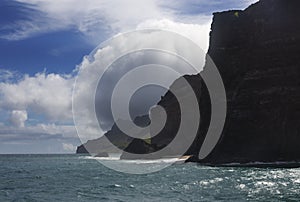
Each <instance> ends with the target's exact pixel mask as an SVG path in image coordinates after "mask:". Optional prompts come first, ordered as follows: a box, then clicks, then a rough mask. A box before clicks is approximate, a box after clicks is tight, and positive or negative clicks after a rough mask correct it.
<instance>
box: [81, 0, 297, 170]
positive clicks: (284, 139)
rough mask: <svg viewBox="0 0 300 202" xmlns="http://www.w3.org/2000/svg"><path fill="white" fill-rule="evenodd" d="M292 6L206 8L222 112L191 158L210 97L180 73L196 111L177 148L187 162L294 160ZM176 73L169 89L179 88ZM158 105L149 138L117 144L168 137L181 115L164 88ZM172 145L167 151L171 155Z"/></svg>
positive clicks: (133, 147) (265, 3) (291, 0)
mask: <svg viewBox="0 0 300 202" xmlns="http://www.w3.org/2000/svg"><path fill="white" fill-rule="evenodd" d="M299 10H300V1H299V0H260V1H259V2H257V3H255V4H253V5H251V6H250V7H248V8H247V9H245V10H232V11H226V12H220V13H214V17H213V23H212V26H211V33H210V46H209V50H208V55H209V56H210V58H211V59H212V60H213V61H214V63H215V65H216V67H217V68H218V70H219V72H220V74H221V77H222V79H223V82H224V86H225V90H226V97H227V117H226V122H225V126H224V130H223V132H222V135H221V139H220V140H219V142H218V144H217V145H216V147H215V149H214V150H213V151H212V153H211V154H210V155H209V156H207V157H206V158H205V159H201V160H200V159H197V156H198V154H199V151H200V148H201V145H202V143H203V140H204V138H205V136H206V133H207V130H208V127H209V124H210V119H211V104H210V97H209V92H208V90H207V87H206V85H205V82H204V81H203V80H202V78H201V76H200V74H198V75H186V76H184V77H183V78H184V79H186V80H187V81H188V82H189V84H190V85H191V87H192V88H193V90H194V91H195V94H196V95H197V99H198V103H199V109H200V115H201V120H200V123H199V124H200V127H199V129H198V132H197V136H196V138H195V140H194V142H193V143H192V145H191V146H190V147H189V148H188V150H187V151H186V152H185V154H184V155H192V156H193V158H191V159H192V160H191V159H190V160H191V161H197V162H201V163H204V164H210V165H220V164H227V163H233V162H234V163H242V164H245V165H247V163H249V162H267V163H272V162H288V161H300V146H299V145H300V80H299V78H300V57H299V53H300V26H299V25H300V13H299ZM207 68H209V65H206V66H205V67H204V70H203V71H207ZM180 79H182V78H179V79H178V80H176V81H175V82H174V83H173V84H172V86H171V87H170V89H173V90H178V91H180V90H181V91H182V92H184V89H185V86H182V85H181V82H180ZM183 96H184V97H185V99H188V98H189V96H190V95H188V94H184V95H183ZM158 105H160V106H162V107H163V108H164V109H165V111H166V113H167V115H168V118H167V121H166V124H165V126H164V128H163V129H162V130H161V131H160V132H159V134H158V135H156V136H155V137H153V138H151V140H150V142H151V145H149V144H146V142H144V141H142V140H135V141H132V139H131V141H132V142H131V141H130V142H131V143H128V144H127V146H125V147H124V148H127V151H128V152H133V153H136V152H137V153H139V152H150V153H151V152H154V151H157V150H160V149H162V148H164V147H165V146H167V145H169V143H170V142H171V141H172V140H173V139H174V138H175V136H176V133H177V131H178V127H179V125H180V120H181V115H180V114H181V112H180V108H179V104H178V100H177V99H176V97H175V96H174V95H173V94H172V93H171V91H168V92H167V93H166V94H165V95H164V96H163V97H162V99H161V100H160V101H159V103H158ZM195 110H197V109H195ZM159 122H160V117H159V116H158V115H157V116H155V115H154V116H153V117H151V126H152V125H153V126H155V125H157V124H158V125H159ZM152 131H155V129H153V128H152ZM151 136H152V135H151ZM122 141H123V140H122ZM180 146H181V145H175V147H174V148H171V149H170V153H169V154H170V155H177V154H178V151H177V150H176V147H178V148H179V150H180ZM79 150H83V149H82V148H81V147H79ZM123 157H124V158H129V157H126V156H123ZM274 165H275V164H274Z"/></svg>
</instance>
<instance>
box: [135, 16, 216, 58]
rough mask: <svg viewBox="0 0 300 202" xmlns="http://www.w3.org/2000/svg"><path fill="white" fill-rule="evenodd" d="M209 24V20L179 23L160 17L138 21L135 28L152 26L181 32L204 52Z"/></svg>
mask: <svg viewBox="0 0 300 202" xmlns="http://www.w3.org/2000/svg"><path fill="white" fill-rule="evenodd" d="M210 26H211V20H208V19H207V21H206V23H203V24H191V23H181V22H174V21H172V20H169V19H161V20H147V21H145V22H142V23H140V24H139V25H138V26H137V28H138V29H145V28H152V29H163V30H169V31H172V32H176V33H178V34H181V35H183V36H185V37H187V38H189V39H190V40H192V41H193V42H194V43H196V44H197V45H198V46H200V47H201V48H202V49H203V50H204V52H207V50H208V45H209V44H208V43H209V31H210Z"/></svg>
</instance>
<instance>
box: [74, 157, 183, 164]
mask: <svg viewBox="0 0 300 202" xmlns="http://www.w3.org/2000/svg"><path fill="white" fill-rule="evenodd" d="M80 158H83V159H93V160H99V161H118V162H120V163H132V164H161V163H168V164H169V163H176V162H178V161H179V158H161V159H151V160H146V159H139V160H124V159H120V158H119V157H93V156H83V157H80Z"/></svg>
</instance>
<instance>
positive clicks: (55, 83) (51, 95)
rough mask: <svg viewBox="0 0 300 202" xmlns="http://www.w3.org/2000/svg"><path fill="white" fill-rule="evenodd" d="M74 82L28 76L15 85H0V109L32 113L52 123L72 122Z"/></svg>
mask: <svg viewBox="0 0 300 202" xmlns="http://www.w3.org/2000/svg"><path fill="white" fill-rule="evenodd" d="M73 83H74V78H73V77H70V76H63V75H59V74H46V73H38V74H36V75H35V76H28V75H25V76H24V78H23V79H21V80H20V81H18V82H16V83H6V82H2V83H0V96H1V100H0V107H1V108H2V109H6V110H29V111H33V112H34V113H37V114H39V115H45V118H46V119H48V120H50V121H70V120H71V119H72V115H71V113H70V112H71V102H72V100H71V98H72V86H73Z"/></svg>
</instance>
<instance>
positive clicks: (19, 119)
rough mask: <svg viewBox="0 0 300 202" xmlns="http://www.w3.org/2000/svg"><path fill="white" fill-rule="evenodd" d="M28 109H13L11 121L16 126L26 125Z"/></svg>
mask: <svg viewBox="0 0 300 202" xmlns="http://www.w3.org/2000/svg"><path fill="white" fill-rule="evenodd" d="M27 118H28V117H27V111H26V110H13V111H12V113H11V117H10V121H11V123H12V124H13V125H14V126H15V127H18V128H20V127H24V125H25V121H26V120H27Z"/></svg>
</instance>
